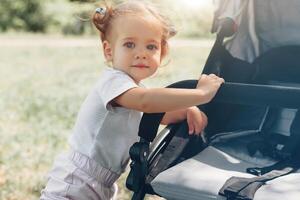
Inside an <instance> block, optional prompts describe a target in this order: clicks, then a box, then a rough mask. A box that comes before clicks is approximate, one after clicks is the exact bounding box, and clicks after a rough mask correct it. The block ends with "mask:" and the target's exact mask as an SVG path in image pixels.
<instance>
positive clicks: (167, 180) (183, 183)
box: [151, 146, 300, 200]
mask: <svg viewBox="0 0 300 200" xmlns="http://www.w3.org/2000/svg"><path fill="white" fill-rule="evenodd" d="M237 151H238V150H237ZM233 153H234V152H233ZM244 155H245V156H247V155H246V154H244ZM245 160H249V159H244V160H242V159H239V158H237V157H235V156H232V155H230V154H228V153H225V152H224V151H221V150H219V149H218V148H215V147H212V146H209V147H208V148H206V149H205V150H204V151H202V152H200V153H199V154H198V155H196V156H195V157H193V158H190V159H188V160H186V161H184V162H182V163H180V164H178V165H175V166H174V167H172V168H170V169H168V170H166V171H164V172H162V173H161V174H159V175H158V176H157V177H156V178H155V179H154V180H153V181H152V183H151V185H152V187H153V189H154V191H155V192H157V193H158V194H159V195H161V196H162V197H164V198H166V199H172V200H186V199H189V200H210V199H214V200H215V199H226V198H224V197H222V196H219V195H218V192H219V190H220V189H221V187H222V186H223V185H224V183H225V182H226V180H228V179H229V178H230V177H232V176H238V177H253V175H251V174H247V173H245V171H246V169H247V168H248V167H255V166H257V167H262V166H265V165H257V163H256V165H255V164H253V163H251V162H248V161H245ZM299 184H300V173H294V174H290V175H287V176H283V177H280V178H277V179H275V180H272V181H270V182H267V184H266V185H264V186H262V187H261V188H260V189H259V190H257V192H256V193H255V196H254V200H270V199H272V200H282V199H285V200H297V199H299V196H300V190H299Z"/></svg>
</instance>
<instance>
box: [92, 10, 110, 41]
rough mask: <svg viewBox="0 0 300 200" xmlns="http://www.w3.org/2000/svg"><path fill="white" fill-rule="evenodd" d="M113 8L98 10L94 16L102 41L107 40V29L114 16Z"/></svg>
mask: <svg viewBox="0 0 300 200" xmlns="http://www.w3.org/2000/svg"><path fill="white" fill-rule="evenodd" d="M112 13H113V11H112V8H111V7H109V6H105V7H99V8H96V10H95V13H94V15H93V23H94V25H95V27H96V28H97V29H98V30H99V31H100V33H101V39H102V41H103V40H104V39H105V35H106V31H107V27H108V24H109V21H110V18H111V16H112Z"/></svg>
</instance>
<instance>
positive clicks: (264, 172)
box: [126, 0, 300, 200]
mask: <svg viewBox="0 0 300 200" xmlns="http://www.w3.org/2000/svg"><path fill="white" fill-rule="evenodd" d="M216 5H217V9H216V11H215V18H214V22H213V28H212V32H215V33H217V38H216V41H215V44H214V46H213V48H212V50H211V52H210V55H209V57H208V59H207V61H206V64H205V66H204V70H203V73H205V74H210V73H214V74H217V75H219V76H221V77H223V78H224V79H225V81H226V83H225V84H223V85H222V86H221V88H220V90H219V91H218V93H217V95H216V96H215V98H214V99H213V101H212V102H210V103H208V104H206V105H201V106H199V107H200V109H201V110H203V111H204V112H205V113H206V115H207V116H208V119H209V123H208V126H207V127H206V128H205V130H204V134H203V135H202V137H195V136H188V127H187V123H186V121H183V122H181V123H178V124H172V125H169V126H167V127H166V128H165V129H163V130H162V131H161V132H160V133H159V134H157V130H158V126H159V123H160V120H161V119H162V117H163V115H164V113H156V114H144V115H143V118H142V121H141V123H140V129H139V136H140V141H139V142H137V143H135V144H134V145H133V146H132V147H131V149H130V156H131V159H132V162H131V164H130V167H131V171H130V173H129V175H128V177H127V180H126V185H127V187H128V188H129V189H130V190H132V191H133V192H134V194H133V197H132V199H143V198H144V196H145V194H156V195H159V196H161V197H164V198H166V199H172V200H183V199H184V200H186V199H188V200H208V199H228V200H235V199H247V200H250V199H254V200H265V199H272V200H277V199H278V200H279V199H280V200H282V199H286V200H296V199H299V198H300V170H299V169H300V151H299V148H300V111H299V112H298V108H300V76H299V75H300V66H299V65H300V60H299V59H300V21H299V17H300V1H298V0H286V1H282V0H223V1H219V2H217V4H216ZM196 84H197V81H196V80H186V81H180V82H177V83H174V84H172V85H170V86H168V87H175V88H194V87H195V86H196ZM156 135H157V136H156Z"/></svg>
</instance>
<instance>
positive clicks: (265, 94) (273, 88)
mask: <svg viewBox="0 0 300 200" xmlns="http://www.w3.org/2000/svg"><path fill="white" fill-rule="evenodd" d="M213 102H222V103H232V104H242V105H254V106H271V107H282V108H300V88H298V87H292V86H280V85H258V84H244V83H225V84H223V85H222V86H221V88H220V90H219V91H218V93H217V94H216V96H215V98H214V99H213Z"/></svg>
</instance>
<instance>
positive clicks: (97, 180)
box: [40, 152, 119, 200]
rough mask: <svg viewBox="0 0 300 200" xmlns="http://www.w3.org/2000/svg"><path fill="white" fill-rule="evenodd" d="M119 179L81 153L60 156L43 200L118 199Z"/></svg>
mask: <svg viewBox="0 0 300 200" xmlns="http://www.w3.org/2000/svg"><path fill="white" fill-rule="evenodd" d="M118 178H119V175H118V174H115V173H113V172H111V171H109V170H108V169H105V168H103V167H101V166H100V165H98V164H97V163H96V162H95V161H93V160H91V159H89V158H88V157H87V156H85V155H83V154H80V153H78V152H69V153H64V154H61V155H59V156H58V157H57V158H56V160H55V162H54V166H53V168H52V169H51V171H50V173H49V174H48V182H47V185H46V187H45V188H44V189H43V190H42V192H41V197H40V200H67V199H72V200H82V199H89V200H117V193H118V187H117V184H116V183H115V181H116V180H117V179H118Z"/></svg>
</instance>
